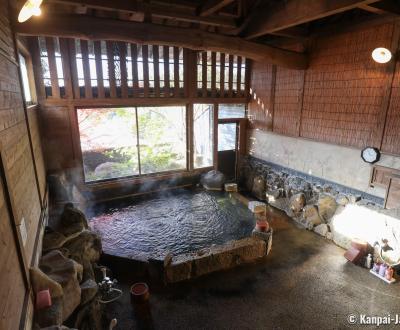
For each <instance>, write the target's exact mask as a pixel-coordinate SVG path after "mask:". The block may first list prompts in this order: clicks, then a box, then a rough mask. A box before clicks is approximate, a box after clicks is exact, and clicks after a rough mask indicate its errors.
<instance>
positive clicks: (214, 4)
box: [199, 0, 235, 16]
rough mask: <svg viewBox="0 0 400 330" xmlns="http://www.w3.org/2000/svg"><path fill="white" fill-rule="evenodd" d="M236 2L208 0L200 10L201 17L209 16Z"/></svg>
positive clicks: (232, 0)
mask: <svg viewBox="0 0 400 330" xmlns="http://www.w3.org/2000/svg"><path fill="white" fill-rule="evenodd" d="M234 1H235V0H207V1H206V2H205V3H204V4H203V5H202V6H201V8H200V10H199V15H200V16H209V15H211V14H214V13H216V12H217V11H219V10H221V9H222V8H224V7H226V6H227V5H229V4H231V3H232V2H234Z"/></svg>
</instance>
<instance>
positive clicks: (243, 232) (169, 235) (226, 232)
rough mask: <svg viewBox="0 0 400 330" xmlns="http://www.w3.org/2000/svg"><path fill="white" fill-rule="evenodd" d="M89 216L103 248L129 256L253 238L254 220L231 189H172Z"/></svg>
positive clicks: (184, 250)
mask: <svg viewBox="0 0 400 330" xmlns="http://www.w3.org/2000/svg"><path fill="white" fill-rule="evenodd" d="M102 207H103V210H102V211H101V212H100V213H99V212H98V214H96V215H94V216H93V217H92V218H91V219H90V220H89V223H90V226H91V228H92V229H93V230H94V231H96V232H98V233H99V234H100V236H101V238H102V243H103V249H104V252H105V253H107V254H111V255H117V256H122V257H128V258H139V259H147V258H163V257H164V256H165V255H166V254H167V253H168V252H171V253H173V254H174V255H178V254H183V253H188V252H194V251H197V250H199V249H202V248H207V247H210V246H211V245H213V244H216V245H219V244H223V243H226V242H228V241H231V240H235V239H241V238H244V237H247V236H250V234H251V232H252V230H253V228H254V225H255V218H254V216H253V214H252V213H251V212H250V211H249V210H248V209H247V208H246V207H245V206H243V204H241V203H240V202H238V201H237V200H236V199H234V198H231V197H230V195H229V194H228V193H223V192H206V191H203V190H197V191H195V190H183V189H182V190H174V191H173V192H168V193H165V194H163V195H157V196H152V197H150V198H147V199H143V198H142V199H136V200H134V199H130V200H124V201H122V202H119V203H118V205H110V204H109V205H105V204H103V205H102Z"/></svg>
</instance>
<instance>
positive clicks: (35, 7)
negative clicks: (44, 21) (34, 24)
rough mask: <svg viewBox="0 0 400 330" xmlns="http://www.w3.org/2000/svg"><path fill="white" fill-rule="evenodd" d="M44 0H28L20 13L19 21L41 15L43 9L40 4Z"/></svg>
mask: <svg viewBox="0 0 400 330" xmlns="http://www.w3.org/2000/svg"><path fill="white" fill-rule="evenodd" d="M42 1H43V0H28V1H26V2H25V4H24V6H23V7H22V9H21V11H20V12H19V15H18V22H20V23H23V22H25V21H27V20H28V19H30V18H31V17H32V16H40V14H41V13H42V11H41V10H40V5H41V4H42Z"/></svg>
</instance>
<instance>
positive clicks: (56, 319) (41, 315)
mask: <svg viewBox="0 0 400 330" xmlns="http://www.w3.org/2000/svg"><path fill="white" fill-rule="evenodd" d="M34 317H35V323H37V324H38V325H39V326H40V327H41V328H47V327H50V329H51V328H52V327H55V329H57V327H58V326H61V324H62V323H63V322H64V316H63V298H62V297H58V298H54V299H52V300H51V306H50V307H47V308H42V309H39V310H35V316H34Z"/></svg>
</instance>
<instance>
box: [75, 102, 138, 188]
mask: <svg viewBox="0 0 400 330" xmlns="http://www.w3.org/2000/svg"><path fill="white" fill-rule="evenodd" d="M77 112H78V123H79V133H80V139H81V149H82V157H83V169H84V173H85V181H86V182H91V181H97V180H105V179H111V178H120V177H126V176H132V175H137V174H139V162H138V150H137V127H136V113H135V108H106V109H104V108H100V109H78V111H77Z"/></svg>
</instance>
